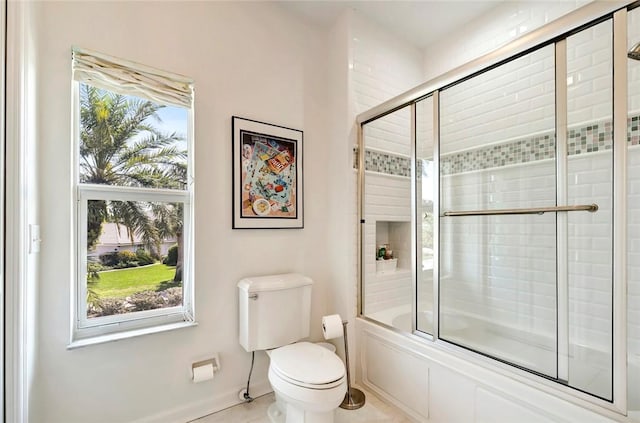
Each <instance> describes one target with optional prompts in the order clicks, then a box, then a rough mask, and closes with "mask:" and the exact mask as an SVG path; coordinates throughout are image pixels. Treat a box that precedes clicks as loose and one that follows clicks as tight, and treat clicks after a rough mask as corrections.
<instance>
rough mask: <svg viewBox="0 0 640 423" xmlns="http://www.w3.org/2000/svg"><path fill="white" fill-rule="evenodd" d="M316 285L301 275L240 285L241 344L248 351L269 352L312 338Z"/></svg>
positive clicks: (246, 281)
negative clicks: (310, 326)
mask: <svg viewBox="0 0 640 423" xmlns="http://www.w3.org/2000/svg"><path fill="white" fill-rule="evenodd" d="M312 284H313V281H312V280H311V279H310V278H308V277H307V276H303V275H299V274H297V273H286V274H282V275H271V276H256V277H251V278H245V279H242V280H241V281H240V282H238V306H239V307H238V308H239V311H240V315H239V317H240V319H239V320H240V322H239V323H240V328H239V339H240V345H242V347H243V348H244V349H245V350H247V351H255V350H266V349H271V348H277V347H281V346H283V345H287V344H291V343H292V342H296V341H298V340H300V339H303V338H306V337H308V336H309V323H310V318H311V285H312Z"/></svg>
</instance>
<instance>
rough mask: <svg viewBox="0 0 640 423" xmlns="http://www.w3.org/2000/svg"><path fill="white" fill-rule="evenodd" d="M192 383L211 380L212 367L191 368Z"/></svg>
mask: <svg viewBox="0 0 640 423" xmlns="http://www.w3.org/2000/svg"><path fill="white" fill-rule="evenodd" d="M192 370H193V376H192V378H191V379H192V380H193V383H198V382H204V381H205V380H211V379H213V365H212V364H205V365H204V366H199V367H193V368H192Z"/></svg>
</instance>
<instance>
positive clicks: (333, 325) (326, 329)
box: [322, 314, 344, 339]
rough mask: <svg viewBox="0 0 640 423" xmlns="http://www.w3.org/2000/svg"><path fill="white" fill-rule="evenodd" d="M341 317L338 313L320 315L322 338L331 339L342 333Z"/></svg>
mask: <svg viewBox="0 0 640 423" xmlns="http://www.w3.org/2000/svg"><path fill="white" fill-rule="evenodd" d="M343 333H344V332H343V329H342V318H341V317H340V315H339V314H330V315H328V316H322V334H323V335H324V339H333V338H337V337H339V336H342V334H343Z"/></svg>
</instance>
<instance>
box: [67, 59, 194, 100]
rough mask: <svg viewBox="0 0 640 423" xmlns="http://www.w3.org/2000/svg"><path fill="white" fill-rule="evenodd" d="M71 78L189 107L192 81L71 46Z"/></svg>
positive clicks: (123, 93) (126, 93)
mask: <svg viewBox="0 0 640 423" xmlns="http://www.w3.org/2000/svg"><path fill="white" fill-rule="evenodd" d="M72 67H73V79H75V80H76V81H79V82H84V83H87V84H90V85H93V86H95V87H98V88H102V89H105V90H109V91H113V92H116V93H118V94H122V95H130V96H134V97H140V98H144V99H147V100H151V101H153V102H155V103H159V104H164V105H170V106H180V107H187V108H190V107H191V105H192V102H193V80H192V79H189V78H187V77H185V76H182V75H177V74H172V73H169V72H164V71H161V70H158V69H154V68H151V67H148V66H145V65H140V64H137V63H133V62H129V61H126V60H122V59H118V58H115V57H111V56H107V55H105V54H101V53H96V52H92V51H89V50H84V49H79V48H75V47H74V48H73V49H72Z"/></svg>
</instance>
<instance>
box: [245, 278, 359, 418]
mask: <svg viewBox="0 0 640 423" xmlns="http://www.w3.org/2000/svg"><path fill="white" fill-rule="evenodd" d="M312 283H313V282H312V281H311V279H310V278H308V277H306V276H302V275H299V274H295V273H288V274H282V275H272V276H259V277H253V278H246V279H243V280H241V281H240V282H238V291H239V308H240V345H242V347H243V348H244V349H245V350H247V351H249V352H250V351H255V350H266V351H267V354H269V356H270V357H271V361H270V364H269V382H270V383H271V387H272V388H273V391H274V392H275V396H276V402H275V403H274V404H272V405H271V406H270V407H269V411H268V414H269V419H270V420H271V422H273V423H280V422H286V423H332V422H333V416H334V413H335V410H336V408H338V406H339V405H340V403H341V402H342V400H343V398H344V396H345V393H346V391H347V381H346V376H345V367H344V364H343V363H342V361H341V360H340V358H339V357H338V356H337V355H336V354H334V353H333V351H331V350H329V349H327V348H325V347H323V346H320V345H317V344H312V343H310V342H297V341H300V340H301V339H304V338H306V337H308V336H309V323H310V316H311V285H312Z"/></svg>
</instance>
